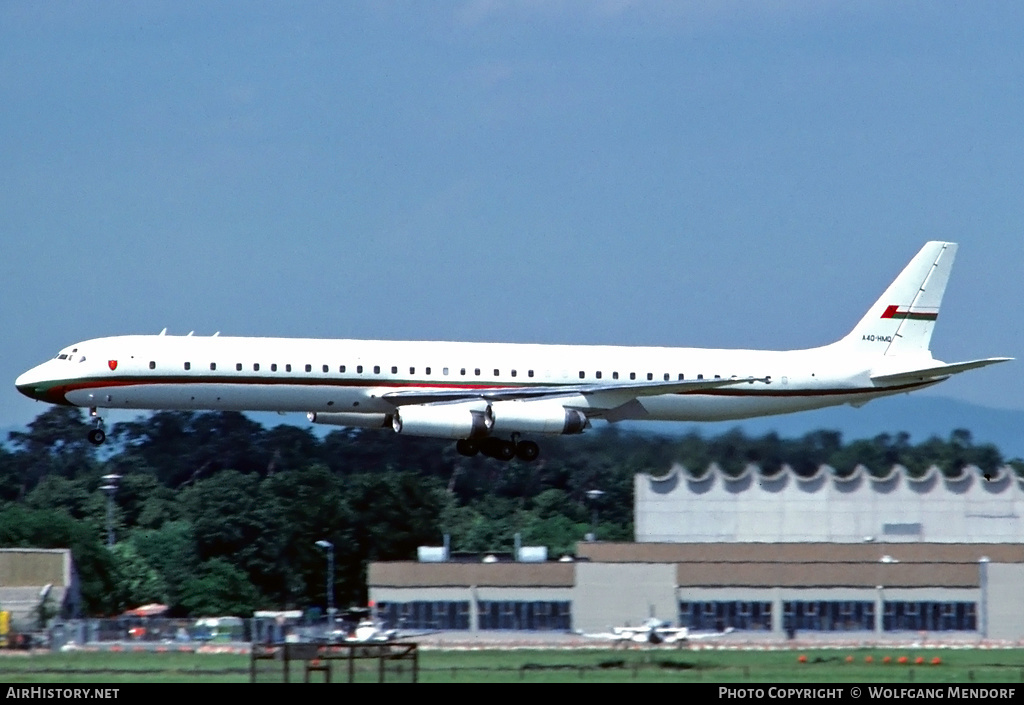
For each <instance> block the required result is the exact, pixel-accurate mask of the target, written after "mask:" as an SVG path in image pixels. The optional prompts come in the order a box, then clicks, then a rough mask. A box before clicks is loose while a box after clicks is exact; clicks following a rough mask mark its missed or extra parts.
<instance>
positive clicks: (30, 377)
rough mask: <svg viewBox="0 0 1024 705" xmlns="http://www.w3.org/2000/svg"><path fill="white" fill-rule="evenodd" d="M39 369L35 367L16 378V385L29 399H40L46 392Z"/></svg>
mask: <svg viewBox="0 0 1024 705" xmlns="http://www.w3.org/2000/svg"><path fill="white" fill-rule="evenodd" d="M38 369H39V368H38V367H34V368H32V369H31V370H29V371H28V372H25V373H23V374H21V375H19V376H18V379H16V380H14V386H15V387H16V388H17V389H18V391H19V392H21V393H22V394H24V395H25V396H26V397H28V398H29V399H36V400H40V399H42V398H43V395H44V394H45V393H46V389H45V388H44V387H43V386H42V385H41V382H42V378H41V377H40V375H39V373H38V372H37V370H38Z"/></svg>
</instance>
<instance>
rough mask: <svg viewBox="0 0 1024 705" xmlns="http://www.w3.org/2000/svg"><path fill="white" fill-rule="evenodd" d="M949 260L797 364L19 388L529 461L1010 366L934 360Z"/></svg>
mask: <svg viewBox="0 0 1024 705" xmlns="http://www.w3.org/2000/svg"><path fill="white" fill-rule="evenodd" d="M956 247H957V246H956V244H955V243H950V242H929V243H927V244H926V245H925V246H924V247H923V248H922V249H921V251H920V252H918V254H917V255H916V256H915V257H914V258H913V260H911V262H910V264H908V265H907V267H906V268H905V269H904V270H903V272H902V273H901V274H900V275H899V276H898V277H897V278H896V280H895V281H894V282H893V283H892V284H891V285H890V286H889V288H888V289H886V291H885V293H884V294H882V297H881V298H880V299H878V301H877V302H875V304H874V305H873V306H872V307H871V308H870V309H869V310H868V312H867V314H866V315H865V316H864V318H862V319H861V320H860V322H859V323H857V325H856V326H855V327H854V328H853V330H852V331H851V332H850V333H849V334H848V335H847V336H846V337H844V338H843V339H841V340H839V341H837V342H835V343H832V344H831V345H825V346H823V347H818V348H811V349H806V350H789V351H767V350H712V349H701V348H667V347H615V346H603V345H600V346H599V345H525V344H508V343H456V342H438V341H435V342H409V341H404V342H399V341H381V340H320V339H293V338H232V337H221V336H219V335H214V336H212V337H199V336H193V335H192V334H191V333H190V334H189V335H187V336H171V335H166V334H165V332H166V331H165V332H164V333H161V334H160V335H130V336H119V337H112V338H98V339H95V340H87V341H85V342H82V343H76V344H74V345H71V346H68V347H67V348H65V349H63V350H61V351H60V353H59V354H58V355H56V356H55V357H54V358H53V359H51V360H49V361H47V362H44V363H43V364H41V365H39V366H37V367H34V368H32V369H31V370H29V371H28V372H26V373H25V374H23V375H21V376H20V377H19V378H18V379H17V381H16V382H15V384H16V386H17V388H18V390H19V391H20V392H21V393H22V394H25V395H26V396H28V397H31V398H33V399H37V400H40V401H45V402H49V403H51V404H67V405H73V406H80V407H88V408H89V409H90V413H91V415H92V416H93V417H94V425H95V428H93V429H92V430H91V431H90V432H89V440H90V441H92V442H93V443H95V444H97V445H98V444H100V443H102V442H103V440H104V438H105V435H104V432H103V422H102V419H101V418H100V416H99V410H101V409H154V410H155V409H181V410H235V411H279V412H289V411H299V412H306V413H307V414H308V416H309V419H310V420H311V421H313V422H314V423H322V424H333V425H338V426H351V427H359V428H386V429H394V431H395V432H397V433H404V434H408V435H412V436H428V437H434V438H450V439H453V440H456V441H457V444H456V446H457V449H458V451H459V452H460V453H462V454H463V455H475V454H476V453H483V454H484V455H487V456H489V457H493V458H500V459H502V460H510V459H512V458H513V457H519V458H520V459H522V460H533V459H534V458H536V457H537V454H538V452H539V448H538V446H537V444H536V443H535V442H534V441H531V440H524V439H523V436H524V434H526V435H543V434H572V433H580V432H582V431H583V430H584V429H585V428H587V427H588V426H589V425H590V421H591V420H592V419H604V420H606V421H621V420H626V419H651V420H668V421H720V420H727V419H742V418H749V417H753V416H766V415H770V414H784V413H789V412H794V411H803V410H807V409H818V408H821V407H826V406H834V405H839V404H852V405H854V406H860V405H861V404H864V403H866V402H868V401H870V400H871V399H875V398H877V397H882V396H886V395H890V394H898V393H901V392H909V391H912V390H915V389H921V388H923V387H927V386H929V385H932V384H936V383H937V382H941V381H942V380H944V379H947V378H948V377H950V376H952V375H954V374H957V373H960V372H964V371H966V370H972V369H976V368H979V367H985V366H986V365H991V364H994V363H997V362H1003V361H1005V360H1009V359H1011V358H1005V357H997V358H987V359H982V360H971V361H967V362H957V363H952V364H947V363H944V362H941V361H939V360H936V359H934V358H933V357H932V355H931V352H930V351H929V343H930V341H931V336H932V329H933V328H934V327H935V320H936V318H937V316H938V313H939V304H940V302H941V300H942V294H943V292H944V291H945V288H946V282H947V280H948V278H949V272H950V269H951V267H952V265H953V258H954V255H955V254H956Z"/></svg>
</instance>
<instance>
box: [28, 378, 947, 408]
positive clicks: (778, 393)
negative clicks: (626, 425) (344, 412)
mask: <svg viewBox="0 0 1024 705" xmlns="http://www.w3.org/2000/svg"><path fill="white" fill-rule="evenodd" d="M936 381H938V380H927V381H924V382H913V383H910V384H904V385H897V386H892V387H856V388H834V389H786V390H783V389H761V390H753V389H737V388H735V387H722V388H718V389H700V390H694V391H692V392H675V393H676V394H697V395H709V396H727V397H822V396H839V395H844V394H870V393H873V392H879V391H883V390H885V391H896V390H901V389H906V390H910V389H914V388H917V387H923V386H927V385H930V384H932V383H934V382H936ZM186 383H187V384H188V385H189V386H194V385H199V384H232V385H259V386H273V385H281V384H292V385H303V386H325V387H326V386H330V387H367V388H369V387H374V388H379V387H392V388H396V389H403V388H411V389H416V388H422V389H428V388H434V389H464V390H466V391H472V390H486V389H508V388H509V387H520V388H522V389H529V388H530V387H531V386H554V385H544V384H541V383H538V384H537V385H529V384H520V385H511V384H501V385H497V384H426V383H422V382H385V381H381V382H379V383H376V384H366V383H365V382H362V381H361V380H285V379H280V380H278V379H257V378H251V377H250V378H235V379H231V378H223V377H221V378H218V377H205V378H201V379H196V378H186V379H183V378H181V377H163V378H159V379H152V378H148V379H131V378H125V377H120V378H116V379H113V378H111V379H93V380H89V381H86V382H70V383H66V384H61V385H55V386H54V387H51V388H50V389H49V390H48V393H47V401H49V402H50V403H55V404H60V403H64V404H66V403H67V401H66V399H65V395H66V394H69V393H70V392H75V391H79V390H82V389H100V388H109V387H141V386H151V385H161V384H186ZM566 386H572V385H566Z"/></svg>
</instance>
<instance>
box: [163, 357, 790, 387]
mask: <svg viewBox="0 0 1024 705" xmlns="http://www.w3.org/2000/svg"><path fill="white" fill-rule="evenodd" d="M184 367H185V369H186V370H191V369H192V363H191V362H186V363H184ZM243 368H244V366H243V365H242V363H241V362H237V363H235V371H236V372H241V371H242V370H243ZM149 369H151V370H155V369H156V362H155V361H153V360H151V361H150V363H149ZM210 369H211V370H216V369H217V363H216V362H211V363H210ZM303 369H304V370H305V371H306V372H312V371H313V365H305V366H304V368H303ZM347 369H348V368H347V366H346V365H339V366H338V373H339V374H346V372H347ZM252 370H253V372H259V371H260V363H258V362H255V363H253V365H252ZM320 370H321V372H323V373H324V374H328V373H330V371H331V366H330V365H322V366H321V367H320ZM270 371H271V372H277V371H278V366H277V363H272V364H271V365H270ZM284 371H285V372H291V371H292V366H291V365H290V364H286V365H285V366H284ZM355 373H356V374H363V366H362V365H356V367H355ZM423 373H424V374H425V375H428V376H429V375H430V374H431V373H432V368H430V367H424V368H423ZM467 373H468V371H467V368H465V367H460V368H459V375H461V376H466V375H467ZM373 374H375V375H379V374H381V366H380V365H374V366H373ZM391 374H393V375H396V374H398V366H397V365H392V366H391ZM409 374H410V375H415V374H416V368H415V367H410V368H409ZM441 374H442V375H443V376H448V368H447V367H443V368H441ZM472 374H473V376H474V377H479V376H480V375H481V374H482V373H481V369H480V368H479V367H476V368H473V372H472ZM509 375H510V376H511V377H515V376H517V371H516V370H510V371H509ZM493 376H494V377H500V376H501V370H499V369H497V368H495V369H494V374H493ZM527 376H528V377H533V376H534V374H533V370H528V371H527ZM579 376H580V379H586V378H587V373H586V371H585V370H580V373H579ZM593 376H594V379H603V378H604V372H603V371H601V370H598V371H596V372H594V375H593ZM636 378H637V373H636V372H630V373H629V379H630V380H636ZM612 379H619V373H618V372H612ZM685 379H686V375H685V374H683V373H682V372H680V373H679V375H678V377H677V381H685ZM696 379H698V380H703V379H704V375H703V374H699V375H697V377H696ZM714 379H722V376H721V375H715V376H714ZM662 380H663V381H665V382H669V381H671V380H672V375H671V374H670V373H668V372H665V373H664V374H663V375H662ZM766 380H767V381H769V382H770V381H771V377H767V378H766ZM647 381H654V373H653V372H648V373H647Z"/></svg>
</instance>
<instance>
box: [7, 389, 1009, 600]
mask: <svg viewBox="0 0 1024 705" xmlns="http://www.w3.org/2000/svg"><path fill="white" fill-rule="evenodd" d="M88 429H89V425H88V423H87V421H86V419H85V417H84V415H83V412H82V410H81V409H78V408H74V407H52V408H50V409H48V410H47V411H45V412H43V413H42V414H40V415H39V416H38V417H36V418H35V419H34V420H33V421H32V422H31V423H30V424H29V425H28V427H27V429H26V430H25V431H15V432H11V433H10V434H9V438H8V442H7V443H6V444H5V445H2V446H0V546H4V547H26V546H32V547H38V548H70V549H71V551H72V553H73V556H74V561H75V566H76V570H77V572H78V576H79V581H80V586H81V595H82V603H83V607H84V610H85V611H86V613H88V614H90V615H115V614H119V613H121V612H122V611H124V610H125V609H128V608H131V607H134V606H137V605H140V604H146V603H150V602H161V603H165V604H167V605H169V606H170V608H171V614H172V615H193V616H204V615H207V616H209V615H224V614H237V615H247V614H251V613H252V611H253V610H256V609H306V608H309V607H310V606H314V605H317V606H322V605H324V604H325V603H326V586H325V580H324V576H325V570H326V556H325V555H324V552H323V551H322V550H321V549H320V548H319V547H318V546H317V545H316V543H317V541H325V540H326V541H330V542H331V543H332V544H333V545H334V551H335V566H336V568H335V586H334V587H335V595H336V601H337V603H338V604H341V605H344V604H361V603H363V602H364V601H365V599H366V566H367V564H368V563H369V562H370V561H388V560H414V559H415V557H416V549H417V547H418V546H424V545H433V546H437V545H440V544H441V542H442V539H443V536H444V535H446V534H447V535H449V536H450V537H451V544H450V545H451V550H452V551H453V552H455V553H459V552H467V553H483V552H510V551H511V550H512V548H513V542H514V540H515V539H514V537H515V535H516V534H519V535H520V536H521V540H522V543H523V544H524V545H539V546H546V547H547V548H548V551H549V555H553V556H554V557H558V556H560V555H563V554H570V553H572V552H573V551H574V549H575V545H576V542H578V541H580V540H581V539H582V538H583V536H584V535H585V534H586V533H587V532H588V531H590V530H591V529H592V526H591V523H592V521H593V519H594V516H595V513H596V516H597V518H598V525H597V527H596V529H597V534H598V536H599V537H600V538H601V539H603V540H617V541H629V540H632V538H633V516H632V515H633V476H634V475H635V474H636V473H638V472H643V473H652V474H656V475H660V474H664V472H665V471H667V470H668V469H669V468H670V467H671V466H672V465H673V464H675V463H679V464H682V465H683V466H684V467H685V468H687V469H688V470H689V471H690V472H693V473H695V474H700V473H702V472H704V471H705V470H706V469H707V468H708V467H709V466H710V465H711V464H712V463H716V464H717V465H718V466H719V467H720V468H721V469H722V470H723V471H724V472H726V473H729V474H738V473H740V472H742V471H743V470H744V469H745V468H746V467H747V466H748V465H750V464H754V465H757V466H759V467H760V468H761V470H762V471H763V472H766V473H773V472H776V471H778V470H779V469H781V468H782V467H783V465H788V466H790V467H791V468H792V469H793V470H794V471H795V472H797V473H798V474H804V475H807V474H811V473H814V472H816V471H817V470H818V468H819V467H820V466H821V465H828V466H830V467H832V468H833V469H834V471H835V472H837V473H840V474H845V473H849V472H852V471H853V470H854V468H856V467H857V466H858V465H864V466H866V467H867V468H868V469H869V471H871V472H873V473H875V474H879V475H884V474H887V473H888V472H889V471H890V470H891V468H892V467H893V466H894V465H897V464H898V465H903V466H904V467H906V468H907V469H908V470H909V471H910V472H911V473H918V474H919V473H923V472H925V471H926V470H927V469H928V468H929V467H931V466H932V465H937V466H938V467H939V468H940V469H941V470H942V472H944V473H946V474H958V473H959V472H960V470H961V468H963V467H965V466H968V465H975V466H978V467H979V468H981V469H982V470H983V471H986V472H989V471H992V470H995V469H996V468H998V467H1001V466H1003V465H1005V464H1007V462H1006V461H1005V459H1004V458H1003V456H1002V454H1001V453H1000V452H999V450H998V449H997V448H996V447H995V446H993V445H990V444H977V443H975V442H974V441H973V439H972V438H971V434H970V432H969V431H966V430H962V429H960V430H957V431H954V432H953V433H952V434H951V435H950V437H949V438H947V439H940V438H930V439H928V440H926V441H924V442H922V443H918V444H913V443H911V442H910V438H909V436H908V435H907V434H902V433H897V434H893V435H890V434H882V435H880V436H877V437H876V438H874V439H870V440H856V441H853V442H850V443H844V442H843V440H842V436H841V434H840V433H839V432H836V431H815V432H812V433H808V434H806V435H804V436H803V437H802V438H798V439H784V438H780V437H779V436H777V435H775V434H766V435H764V436H760V437H748V436H746V435H745V434H744V433H743V432H741V431H739V430H734V431H731V432H729V433H726V434H723V435H720V436H716V437H713V438H705V437H703V436H701V435H699V434H697V433H690V434H687V435H683V436H663V435H646V434H643V435H642V434H637V433H630V432H626V431H622V430H620V429H619V428H617V427H616V426H614V425H607V426H604V427H602V428H600V429H595V430H593V431H591V432H588V433H586V434H584V435H582V436H578V437H566V438H562V437H558V438H551V439H547V440H546V441H545V443H544V445H543V453H542V456H541V458H540V459H538V460H537V461H535V462H532V463H520V462H518V461H513V462H511V463H504V462H499V461H495V460H490V459H487V458H484V457H482V456H478V457H472V458H468V457H464V456H461V455H459V454H458V453H456V452H455V450H454V444H453V443H451V442H448V441H440V440H435V439H425V438H412V437H406V436H400V435H396V434H392V433H385V432H381V431H371V430H357V429H338V430H333V431H331V432H330V433H327V434H326V435H323V436H318V435H316V434H314V433H313V432H311V431H310V430H308V429H306V428H298V427H295V426H291V425H285V424H283V425H279V426H276V427H273V428H265V427H263V426H262V425H260V424H258V423H256V422H254V421H252V420H251V419H249V418H248V417H246V416H244V415H243V414H239V413H233V412H218V413H197V412H176V411H164V412H156V413H153V414H151V415H150V416H148V417H139V418H138V419H136V420H134V421H131V422H127V423H119V424H116V425H114V426H113V428H112V429H111V431H110V434H109V440H108V444H107V445H105V446H102V447H101V448H99V449H97V448H96V447H95V446H93V445H91V444H90V443H89V442H88V441H87V440H86V433H87V431H88ZM1009 464H1010V465H1012V466H1013V467H1014V469H1015V471H1016V472H1017V473H1018V474H1020V475H1022V476H1024V462H1021V461H1020V460H1019V459H1015V460H1012V461H1010V462H1009ZM110 475H118V476H120V479H119V480H117V481H116V486H117V489H116V491H115V492H114V493H113V495H112V499H111V506H112V510H113V511H112V513H111V515H110V520H111V521H110V523H111V527H110V528H111V529H112V531H113V534H114V536H115V538H116V541H115V543H114V544H113V545H112V546H110V547H108V546H107V545H106V542H107V531H108V514H107V511H108V495H107V493H106V492H105V491H104V490H103V489H101V488H102V487H104V485H105V483H106V482H109V480H104V477H105V476H110ZM107 486H108V487H109V486H110V485H107ZM593 489H599V490H601V491H602V492H603V493H604V494H603V495H601V496H600V498H599V499H597V500H591V499H588V495H587V492H588V490H593ZM107 492H109V490H107Z"/></svg>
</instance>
